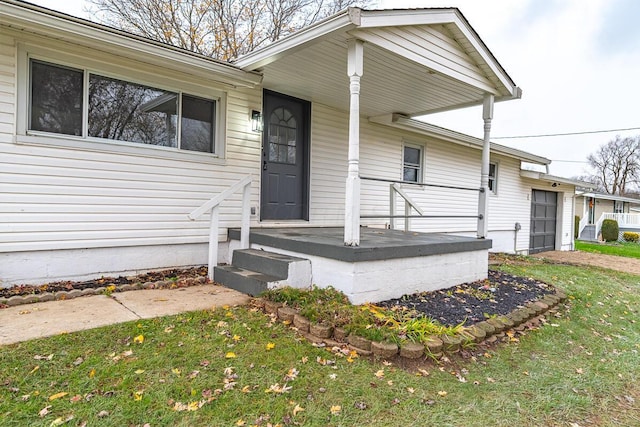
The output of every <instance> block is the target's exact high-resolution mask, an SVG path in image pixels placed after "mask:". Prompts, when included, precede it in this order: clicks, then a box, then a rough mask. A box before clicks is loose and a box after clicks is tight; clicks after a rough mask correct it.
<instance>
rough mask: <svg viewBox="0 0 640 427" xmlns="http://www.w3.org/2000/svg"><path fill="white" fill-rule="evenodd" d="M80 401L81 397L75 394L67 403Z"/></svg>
mask: <svg viewBox="0 0 640 427" xmlns="http://www.w3.org/2000/svg"><path fill="white" fill-rule="evenodd" d="M81 400H82V396H80V395H79V394H76V395H75V396H73V397H72V398H71V399H69V402H71V403H76V402H79V401H81Z"/></svg>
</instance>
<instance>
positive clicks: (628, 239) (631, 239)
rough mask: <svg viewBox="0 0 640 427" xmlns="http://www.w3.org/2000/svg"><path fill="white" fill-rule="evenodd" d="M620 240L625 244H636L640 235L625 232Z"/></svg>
mask: <svg viewBox="0 0 640 427" xmlns="http://www.w3.org/2000/svg"><path fill="white" fill-rule="evenodd" d="M622 239H623V240H624V241H625V242H633V243H638V239H640V234H638V233H634V232H633V231H625V232H624V233H622Z"/></svg>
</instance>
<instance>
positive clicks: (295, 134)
mask: <svg viewBox="0 0 640 427" xmlns="http://www.w3.org/2000/svg"><path fill="white" fill-rule="evenodd" d="M263 112H264V118H263V120H264V131H263V141H262V188H261V196H260V199H261V200H260V205H261V209H260V212H261V218H262V219H267V220H270V219H272V220H287V219H308V218H309V209H308V205H309V202H308V200H309V193H308V188H309V184H308V183H309V178H308V173H309V172H308V170H309V121H310V120H309V118H310V104H309V102H307V101H303V100H301V99H297V98H292V97H290V96H286V95H282V94H278V93H275V92H269V91H265V93H264V108H263Z"/></svg>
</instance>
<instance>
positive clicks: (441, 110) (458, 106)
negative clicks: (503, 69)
mask: <svg viewBox="0 0 640 427" xmlns="http://www.w3.org/2000/svg"><path fill="white" fill-rule="evenodd" d="M517 89H518V96H517V97H516V98H514V97H513V96H496V97H495V98H494V100H493V102H494V103H496V102H503V101H511V100H513V99H520V98H521V97H522V90H521V89H520V88H517ZM483 103H484V99H479V100H477V101H472V102H467V103H464V104H456V105H452V106H450V107H443V108H436V109H433V110H428V111H418V112H416V113H411V115H410V117H420V116H428V115H429V114H436V113H444V112H447V111H453V110H460V109H462V108H469V107H477V106H478V105H482V104H483Z"/></svg>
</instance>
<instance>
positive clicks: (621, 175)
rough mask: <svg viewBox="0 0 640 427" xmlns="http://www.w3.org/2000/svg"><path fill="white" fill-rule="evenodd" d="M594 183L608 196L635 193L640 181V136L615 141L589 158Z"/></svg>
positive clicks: (602, 147) (605, 145)
mask: <svg viewBox="0 0 640 427" xmlns="http://www.w3.org/2000/svg"><path fill="white" fill-rule="evenodd" d="M587 161H588V162H589V165H590V166H591V168H592V169H593V171H594V173H593V174H592V175H591V178H592V182H594V183H595V184H597V185H598V187H600V188H601V189H602V190H604V191H605V192H606V193H608V194H617V195H620V196H623V195H625V194H627V193H630V192H632V191H634V190H635V189H636V188H635V187H636V186H637V185H638V182H639V179H640V136H635V137H627V138H621V137H619V136H616V138H615V139H613V140H611V141H609V142H607V143H606V144H604V145H601V146H600V148H598V150H596V152H595V153H592V154H589V156H588V157H587Z"/></svg>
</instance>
